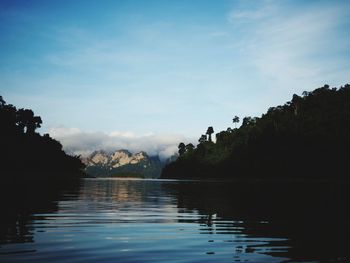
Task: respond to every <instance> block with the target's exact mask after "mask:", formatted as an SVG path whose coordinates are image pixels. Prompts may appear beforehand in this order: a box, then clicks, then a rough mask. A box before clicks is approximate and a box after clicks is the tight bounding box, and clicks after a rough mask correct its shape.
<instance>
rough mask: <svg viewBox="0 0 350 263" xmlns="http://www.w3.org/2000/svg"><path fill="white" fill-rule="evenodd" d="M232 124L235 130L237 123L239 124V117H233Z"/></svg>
mask: <svg viewBox="0 0 350 263" xmlns="http://www.w3.org/2000/svg"><path fill="white" fill-rule="evenodd" d="M232 122H233V123H234V124H235V128H236V127H237V123H239V117H238V116H235V117H233V119H232Z"/></svg>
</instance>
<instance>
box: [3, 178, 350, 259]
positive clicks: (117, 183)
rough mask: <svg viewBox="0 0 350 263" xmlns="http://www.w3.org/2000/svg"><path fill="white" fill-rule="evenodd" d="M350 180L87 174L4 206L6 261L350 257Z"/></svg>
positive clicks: (4, 253)
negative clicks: (58, 190)
mask: <svg viewBox="0 0 350 263" xmlns="http://www.w3.org/2000/svg"><path fill="white" fill-rule="evenodd" d="M347 189H348V188H347V186H346V185H337V184H330V183H323V184H291V183H289V184H286V183H279V184H277V183H275V184H271V183H270V184H262V183H223V182H196V181H187V182H186V181H167V180H118V179H85V180H83V181H82V183H81V186H80V188H77V189H70V190H67V191H65V192H63V193H62V194H60V195H53V196H51V197H50V199H48V200H49V201H48V200H46V201H45V202H43V199H45V198H44V197H42V196H41V197H39V198H37V199H35V200H30V201H28V200H29V199H30V198H29V199H26V200H20V202H17V203H16V204H15V205H12V206H11V209H10V210H9V207H6V208H4V209H3V211H5V215H3V216H2V221H1V227H0V230H1V231H0V243H1V245H0V261H1V262H284V261H285V262H288V261H302V262H322V261H323V262H329V261H334V262H349V260H350V257H349V256H350V248H349V241H348V237H349V226H348V222H349V214H348V209H349V208H348V203H347V202H346V200H347V198H348V197H349V196H348V194H347ZM27 194H28V196H32V195H34V193H30V191H29V193H27ZM7 204H8V203H7ZM13 206H19V207H13Z"/></svg>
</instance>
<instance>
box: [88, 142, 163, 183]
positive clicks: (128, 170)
mask: <svg viewBox="0 0 350 263" xmlns="http://www.w3.org/2000/svg"><path fill="white" fill-rule="evenodd" d="M82 161H83V162H84V163H85V165H86V172H87V173H89V174H90V175H93V176H115V175H120V174H137V175H139V176H145V177H159V175H160V171H161V169H162V167H163V166H164V165H165V163H166V161H165V162H162V161H161V160H160V158H159V156H149V155H148V154H147V153H146V152H145V151H140V152H137V153H131V152H130V151H128V150H125V149H121V150H117V151H111V152H107V151H104V150H98V151H94V152H92V153H91V154H90V155H89V156H87V157H86V158H82Z"/></svg>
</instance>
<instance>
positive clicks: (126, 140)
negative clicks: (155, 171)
mask: <svg viewBox="0 0 350 263" xmlns="http://www.w3.org/2000/svg"><path fill="white" fill-rule="evenodd" d="M49 134H50V136H51V137H53V138H55V139H57V140H58V141H60V142H61V144H62V145H63V149H64V150H65V151H66V152H67V153H68V154H75V155H82V156H87V155H88V154H90V153H92V152H93V151H96V150H105V151H115V150H120V149H126V150H129V151H130V152H132V153H135V152H139V151H145V152H147V154H148V155H150V156H155V155H159V157H160V158H161V159H166V158H169V157H170V156H172V155H173V154H175V153H176V152H177V150H178V149H177V146H178V144H179V143H180V142H184V143H189V142H192V143H193V141H194V140H190V139H188V138H185V137H184V136H181V135H164V134H163V135H162V134H146V135H141V136H138V135H136V134H135V133H133V132H121V131H113V132H110V133H103V132H85V131H81V130H80V129H77V128H67V127H54V128H51V129H49Z"/></svg>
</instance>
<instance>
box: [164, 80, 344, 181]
mask: <svg viewBox="0 0 350 263" xmlns="http://www.w3.org/2000/svg"><path fill="white" fill-rule="evenodd" d="M232 121H233V124H234V126H236V125H237V123H239V117H237V116H235V117H234V118H233V120H232ZM213 133H214V129H213V127H209V128H208V130H207V132H206V134H204V135H202V136H201V137H200V138H199V144H198V145H197V147H194V145H193V144H187V145H185V144H184V143H180V144H179V158H178V159H177V160H176V161H175V162H173V163H170V164H168V165H167V166H166V167H165V168H164V169H163V171H162V178H200V179H213V178H218V179H230V180H231V179H232V180H235V179H237V180H241V179H243V180H244V179H264V180H266V179H273V180H275V179H288V180H305V179H310V180H314V179H317V180H319V179H320V180H331V179H340V178H342V179H346V178H347V177H349V176H348V173H349V167H348V161H349V160H350V85H349V84H346V85H345V86H343V87H340V88H338V89H337V88H330V87H329V86H328V85H325V86H324V87H321V88H318V89H315V90H314V91H312V92H303V94H302V96H298V95H293V98H292V100H291V101H289V102H287V103H285V104H284V105H281V106H277V107H272V108H269V109H268V111H267V112H266V113H265V114H263V115H262V116H261V117H254V118H253V117H245V118H243V120H242V124H241V126H240V127H239V128H236V127H234V128H228V129H227V130H226V131H221V132H219V133H217V134H216V141H215V142H213V140H212V134H213Z"/></svg>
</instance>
